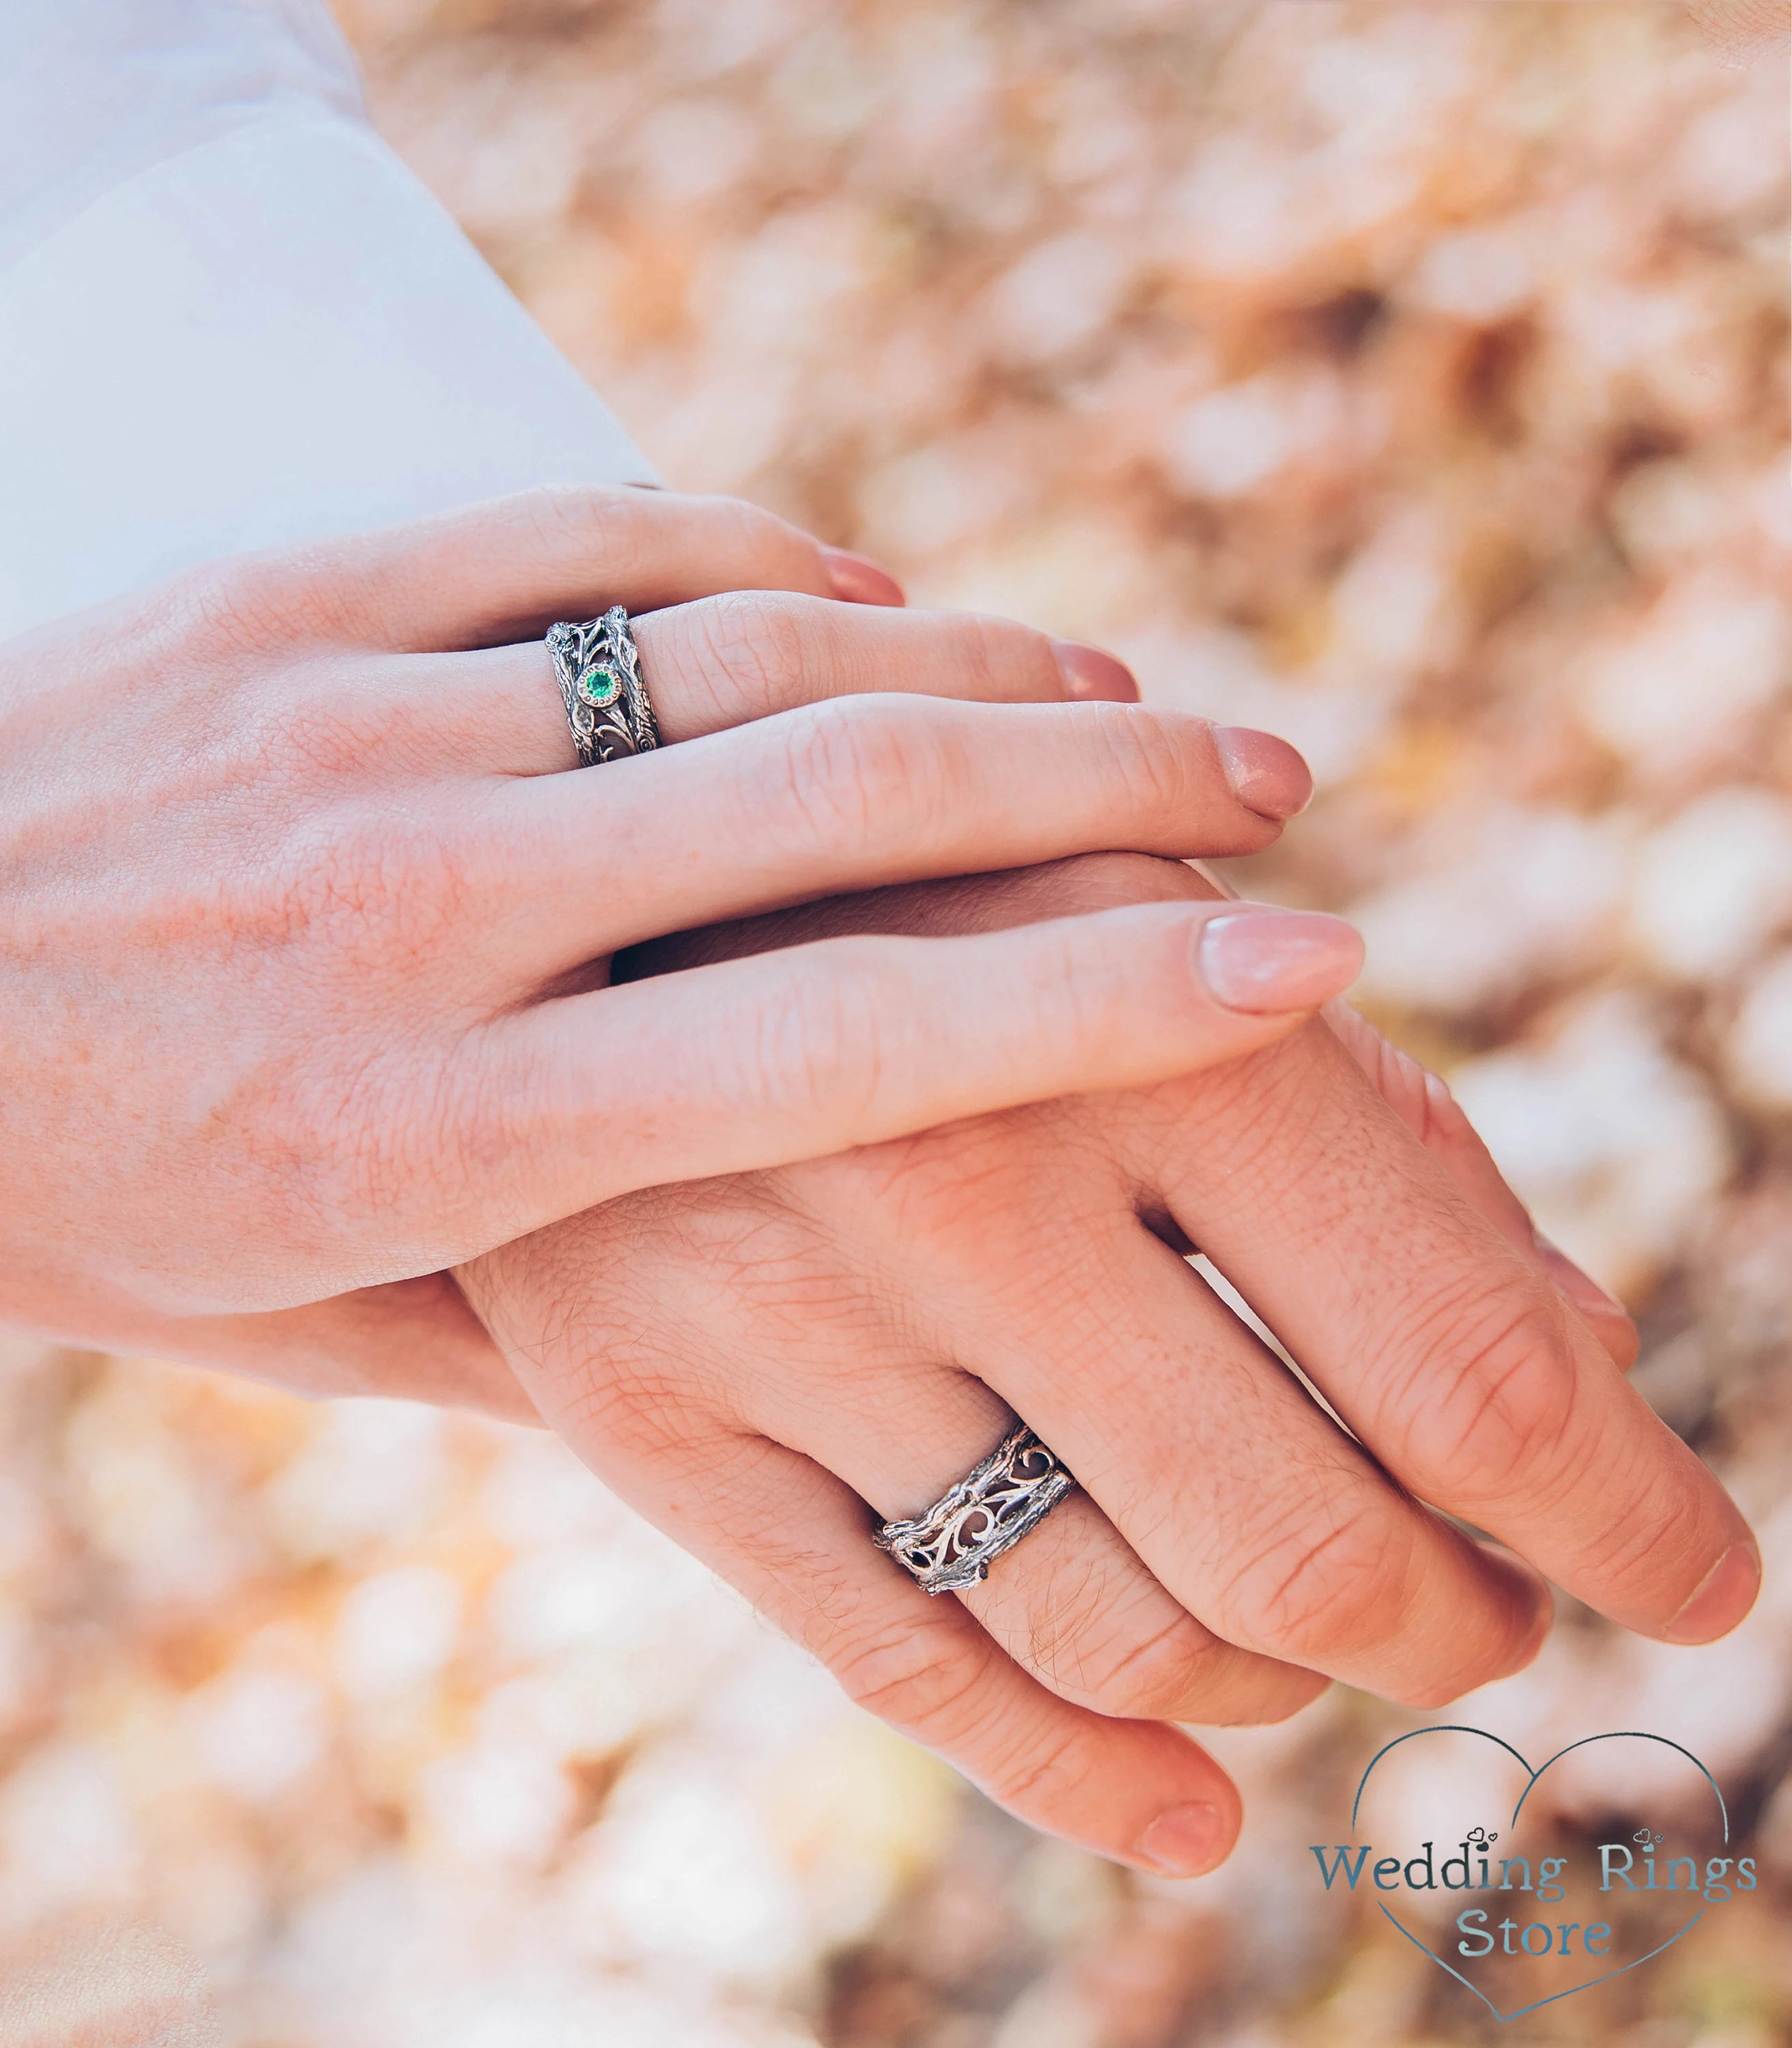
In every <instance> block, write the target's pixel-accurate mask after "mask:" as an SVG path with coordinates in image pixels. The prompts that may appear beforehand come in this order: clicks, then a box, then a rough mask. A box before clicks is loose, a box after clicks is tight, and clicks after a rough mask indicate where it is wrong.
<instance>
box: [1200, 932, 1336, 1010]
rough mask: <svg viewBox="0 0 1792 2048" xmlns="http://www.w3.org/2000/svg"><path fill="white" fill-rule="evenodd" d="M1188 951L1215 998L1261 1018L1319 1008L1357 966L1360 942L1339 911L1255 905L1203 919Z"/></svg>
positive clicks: (1235, 1008)
mask: <svg viewBox="0 0 1792 2048" xmlns="http://www.w3.org/2000/svg"><path fill="white" fill-rule="evenodd" d="M1194 954H1195V962H1194V964H1195V972H1196V973H1197V975H1198V976H1200V979H1201V980H1202V981H1204V983H1206V984H1207V989H1208V994H1209V995H1212V997H1213V999H1214V1000H1215V1001H1216V1002H1218V1003H1224V1005H1225V1006H1226V1007H1227V1008H1228V1010H1247V1011H1250V1012H1251V1013H1252V1014H1255V1015H1259V1016H1275V1015H1279V1014H1283V1013H1285V1012H1286V1011H1288V1010H1317V1008H1318V1007H1319V1006H1320V1004H1321V1003H1328V1002H1329V1001H1330V1000H1331V999H1332V997H1333V996H1334V995H1341V994H1342V993H1343V992H1344V990H1345V989H1347V988H1348V987H1349V986H1350V984H1351V983H1352V982H1353V981H1354V980H1355V979H1356V977H1357V976H1358V975H1359V974H1360V972H1362V967H1363V941H1362V940H1361V939H1360V937H1358V936H1357V934H1356V931H1355V930H1354V929H1352V927H1351V926H1350V925H1347V924H1346V923H1345V922H1344V920H1343V918H1342V917H1322V916H1321V915H1320V914H1319V913H1318V912H1317V911H1313V910H1270V909H1268V908H1266V907H1264V906H1259V905H1257V904H1253V905H1251V907H1250V908H1249V909H1248V910H1236V911H1232V912H1228V913H1227V915H1225V916H1224V917H1209V918H1208V921H1207V922H1206V923H1205V924H1204V925H1202V926H1201V928H1200V936H1199V937H1197V940H1196V941H1195V945H1194Z"/></svg>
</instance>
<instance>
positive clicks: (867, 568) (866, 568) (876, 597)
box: [821, 548, 909, 604]
mask: <svg viewBox="0 0 1792 2048" xmlns="http://www.w3.org/2000/svg"><path fill="white" fill-rule="evenodd" d="M821 565H822V567H823V568H824V569H826V571H827V572H828V584H829V585H830V587H831V588H832V591H833V593H834V595H835V596H836V597H837V598H838V599H840V602H841V603H843V604H906V603H908V601H909V600H908V599H907V597H906V595H905V594H904V592H903V589H902V585H901V584H899V583H898V581H897V580H896V579H895V577H894V576H892V575H891V574H890V572H889V571H888V570H887V569H880V568H879V567H878V565H877V564H876V563H875V562H874V561H872V560H871V559H870V558H869V557H867V556H865V555H855V554H854V553H852V552H851V549H848V548H824V549H822V550H821Z"/></svg>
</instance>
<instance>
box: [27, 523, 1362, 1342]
mask: <svg viewBox="0 0 1792 2048" xmlns="http://www.w3.org/2000/svg"><path fill="white" fill-rule="evenodd" d="M838 573H839V571H838V567H837V565H836V568H832V569H831V568H830V564H829V561H828V558H827V557H825V556H824V552H823V551H822V550H821V549H819V548H818V547H817V546H816V544H815V543H814V542H813V541H809V540H808V539H807V538H805V537H803V536H802V535H800V534H797V533H794V532H793V530H792V529H789V528H788V527H786V526H783V525H782V523H781V522H778V521H776V520H774V519H772V518H769V517H768V516H766V515H765V514H760V513H756V512H754V511H752V510H750V509H749V508H747V507H745V506H740V505H738V504H735V503H732V502H728V501H725V500H708V499H690V498H676V497H673V496H671V495H665V494H661V493H656V492H645V491H629V490H612V491H573V492H566V493H559V494H555V493H545V494H543V493H537V494H531V495H527V496H526V497H524V498H518V499H514V500H509V501H505V502H501V503H499V504H498V505H495V506H487V507H484V508H481V509H479V510H475V511H473V512H471V513H468V514H457V515H454V516H452V517H450V518H442V519H437V520H433V521H427V522H421V524H419V525H417V526H413V527H409V528H404V529H394V531H392V532H390V533H383V534H376V535H373V536H370V537H365V538H362V539H359V540H355V541H344V542H341V543H338V544H330V545H322V546H318V547H315V548H312V549H304V550H300V551H296V552H293V553H286V554H283V555H277V556H269V557H256V558H250V559H246V560H241V561H238V562H235V563H231V564H223V565H220V566H218V567H215V568H210V569H208V570H206V571H204V572H200V573H199V574H196V575H195V576H188V577H186V578H184V579H182V580H180V581H178V582H176V583H175V584H171V585H169V586H168V587H166V588H164V589H162V590H161V591H160V592H154V593H151V594H150V595H148V596H145V597H139V598H134V599H129V600H126V601H123V602H121V603H117V604H114V605H112V606H111V607H107V608H105V609H104V610H102V611H96V612H94V613H91V614H88V615H84V616H83V618H82V619H79V620H76V621H74V622H71V623H64V624H62V625H60V626H57V627H56V628H54V629H51V630H45V631H42V632H40V633H37V634H33V635H31V636H29V637H27V638H25V639H22V640H19V641H16V642H14V643H12V645H11V646H10V647H8V648H7V649H6V650H5V652H4V654H3V657H0V800H3V803H4V812H3V816H4V825H3V828H0V830H3V832H4V834H5V838H4V841H3V845H4V855H3V858H0V1061H4V1064H5V1070H6V1076H7V1081H6V1092H5V1096H4V1099H3V1103H0V1274H3V1275H4V1278H3V1280H0V1317H4V1318H5V1319H6V1320H9V1321H15V1322H20V1323H24V1324H26V1325H34V1326H36V1327H38V1328H49V1329H54V1330H58V1331H62V1332H69V1333H72V1334H93V1335H97V1336H105V1337H106V1338H107V1340H111V1341H128V1333H127V1332H126V1331H125V1330H123V1329H122V1328H121V1324H124V1325H128V1323H129V1321H130V1317H131V1316H132V1315H133V1314H134V1313H138V1312H141V1311H149V1312H152V1313H155V1314H157V1315H161V1316H173V1317H181V1316H188V1317H190V1316H193V1315H196V1314H210V1313H219V1312H223V1311H232V1310H245V1309H278V1308H282V1307H285V1306H288V1305H293V1304H296V1303H301V1302H304V1301H315V1300H316V1299H318V1298H320V1297H325V1296H330V1295H335V1294H339V1293H342V1292H343V1291H345V1290H350V1289H353V1288H356V1287H360V1286H367V1285H369V1284H374V1283H380V1282H391V1281H396V1280H402V1279H405V1278H410V1277H412V1276H417V1275H421V1274H428V1273H429V1272H431V1271H432V1270H436V1269H438V1268H440V1267H442V1266H446V1265H448V1264H450V1263H452V1262H454V1261H456V1260H457V1259H463V1258H465V1257H467V1256H470V1255H472V1254H474V1253H475V1252H478V1251H483V1250H484V1249H486V1248H487V1247H490V1246H491V1245H494V1244H496V1243H502V1241H504V1240H506V1239H509V1238H510V1237H513V1236H515V1235H518V1234H519V1233H522V1232H526V1231H528V1230H530V1229H533V1228H536V1227H537V1226H539V1225H541V1224H545V1223H546V1222H549V1221H550V1220H553V1219H555V1218H557V1217H559V1216H565V1215H567V1214H569V1213H571V1212H574V1211H576V1210H578V1209H581V1208H585V1207H587V1206H588V1205H590V1204H592V1203H594V1202H596V1201H599V1200H604V1199H606V1198H607V1197H613V1196H615V1195H616V1194H619V1193H622V1192H624V1191H626V1190H627V1189H633V1188H638V1187H642V1186H646V1185H653V1184H657V1183H660V1182H664V1181H675V1180H681V1179H686V1178H689V1177H695V1176H699V1175H704V1174H708V1173H721V1172H731V1171H738V1170H740V1169H748V1168H753V1167H758V1166H770V1165H774V1164H776V1163H779V1162H783V1161H786V1160H790V1159H794V1158H803V1157H807V1156H812V1155H814V1154H819V1153H824V1152H828V1151H832V1150H838V1149H840V1147H841V1146H850V1145H853V1144H856V1143H860V1142H871V1141H875V1140H879V1139H882V1138H889V1137H891V1136H894V1135H897V1134H898V1133H901V1132H903V1131H911V1130H915V1129H918V1128H921V1127H925V1126H926V1125H929V1124H931V1123H938V1122H940V1121H941V1120H942V1119H948V1118H951V1117H954V1116H959V1115H965V1114H967V1113H969V1112H971V1111H976V1110H979V1109H987V1108H991V1107H999V1106H1002V1105H1003V1104H1010V1103H1014V1102H1020V1101H1026V1100H1032V1099H1035V1098H1038V1097H1043V1096H1051V1095H1055V1094H1059V1093H1062V1092H1065V1090H1067V1089H1070V1088H1091V1087H1096V1088H1100V1087H1111V1086H1122V1085H1126V1084H1131V1083H1135V1082H1138V1081H1141V1080H1149V1079H1153V1078H1155V1077H1158V1076H1161V1075H1163V1074H1166V1073H1170V1072H1177V1071H1181V1070H1182V1069H1186V1068H1188V1067H1190V1066H1193V1065H1199V1064H1200V1063H1201V1062H1203V1061H1207V1060H1211V1059H1216V1058H1224V1057H1230V1056H1231V1055H1232V1054H1235V1053H1239V1052H1241V1051H1245V1050H1248V1049H1251V1048H1252V1047H1254V1046H1256V1045H1262V1044H1263V1043H1265V1042H1266V1041H1267V1040H1269V1039H1270V1038H1274V1037H1275V1036H1277V1035H1278V1034H1280V1033H1282V1032H1283V1031H1285V1030H1287V1029H1289V1028H1290V1025H1291V1023H1292V1022H1294V1019H1295V1018H1296V1017H1297V1014H1300V1013H1301V1012H1302V1011H1304V1010H1307V1009H1309V1008H1311V1007H1313V1005H1314V1004H1316V1003H1319V1002H1321V1001H1323V1000H1324V999H1325V998H1326V997H1328V996H1329V995H1332V994H1333V993H1334V992H1335V991H1336V990H1337V989H1338V988H1339V987H1341V986H1342V985H1343V984H1344V983H1345V982H1347V981H1348V979H1349V978H1350V976H1351V974H1352V972H1353V971H1354V967H1355V964H1356V946H1355V941H1354V940H1353V939H1352V937H1350V935H1349V934H1348V933H1347V932H1346V931H1345V930H1344V928H1343V927H1341V926H1340V925H1336V923H1335V921H1331V920H1325V919H1318V920H1316V919H1302V918H1298V917H1292V918H1291V917H1287V916H1286V915H1283V914H1281V913H1273V912H1264V913H1251V914H1247V915H1239V914H1238V913H1236V912H1235V911H1234V910H1228V912H1227V913H1224V914H1222V915H1217V916H1216V914H1215V913H1214V912H1213V910H1212V908H1211V906H1183V905H1165V906H1144V907H1134V908H1130V909H1127V910H1121V911H1119V912H1117V913H1114V914H1111V915H1109V916H1105V917H1092V918H1088V919H1083V920H1079V921H1074V922H1066V923H1061V924H1057V925H1041V926H1037V927H1034V928H1032V929H1027V930H1022V931H1014V932H1009V933H991V934H987V935H985V936H983V937H978V938H949V939H945V938H942V939H921V938H897V937H878V938H863V937H855V938H842V939H839V940H832V941H827V942H824V943H822V944H816V945H814V946H811V947H808V948H803V949H801V950H800V951H797V952H790V953H788V954H784V955H781V956H777V957H775V958H765V959H750V960H738V961H730V962H723V963H718V964H713V965H710V966H706V967H704V968H700V969H698V970H696V971H693V972H690V973H688V974H681V975H677V976H669V977H667V978H665V979H661V980H660V981H657V982H656V983H652V984H639V985H634V986H630V987H623V988H616V989H608V988H604V987H601V986H599V985H598V984H600V983H602V982H603V979H604V969H603V961H604V960H605V959H606V958H607V956H608V955H609V954H610V953H611V952H613V951H614V950H615V948H618V947H622V946H626V945H630V944H634V943H637V942H638V941H642V940H644V939H647V938H649V937H654V936H655V935H657V934H660V933H665V932H668V931H672V930H675V929H679V928H681V927H683V926H687V925H703V924H707V923H708V922H710V921H713V920H716V919H718V918H727V917H738V916H740V915H742V914H743V913H749V912H752V911H755V910H765V909H767V908H769V907H770V906H776V905H780V904H789V903H793V902H801V901H803V900H805V899H808V898H815V897H819V896H825V895H828V894H832V893H834V892H836V891H838V890H843V889H859V888H863V887H866V886H873V885H876V884H879V883H882V882H892V881H897V880H900V879H905V878H910V877H918V876H924V875H943V874H949V873H954V872H960V871H969V870H976V869H983V868H990V867H1007V866H1010V865H1013V864H1018V863H1025V862H1030V861H1036V860H1038V859H1045V858H1048V857H1051V856H1053V855H1061V854H1065V853H1069V852H1072V851H1078V850H1082V849H1092V848H1110V847H1120V846H1138V847H1142V848H1151V849H1154V850H1156V851H1160V852H1163V853H1166V854H1193V853H1197V852H1216V853H1225V852H1237V851H1245V850H1247V849H1250V848H1257V847H1261V846H1263V844H1266V843H1267V842H1268V841H1269V840H1270V839H1272V838H1273V837H1274V834H1275V832H1276V831H1277V829H1278V820H1279V818H1280V817H1281V816H1284V815H1286V813H1288V812H1289V811H1291V810H1293V809H1296V808H1297V807H1298V805H1299V803H1300V802H1301V801H1302V800H1303V799H1304V797H1305V790H1306V786H1307V785H1306V780H1305V770H1304V769H1303V768H1302V767H1301V764H1300V762H1299V758H1298V756H1297V755H1295V754H1293V752H1292V751H1291V750H1290V749H1288V748H1287V747H1285V746H1284V745H1283V744H1282V743H1281V742H1279V741H1276V740H1273V739H1270V738H1268V736H1267V735H1251V734H1232V735H1227V734H1224V733H1221V734H1216V732H1215V731H1214V729H1213V728H1212V727H1209V726H1208V725H1206V724H1205V723H1203V722H1201V721H1200V720H1196V719H1193V718H1189V717H1185V716H1171V715H1166V714H1153V713H1150V712H1145V711H1142V710H1141V709H1139V708H1137V707H1136V706H1135V705H1131V704H1116V703H1094V702H1088V703H1079V704H1067V703H1065V702H1063V701H1061V700H1063V699H1065V697H1067V696H1071V695H1072V694H1076V693H1079V692H1082V691H1084V690H1086V688H1087V687H1088V677H1089V675H1090V673H1091V657H1090V656H1089V654H1088V650H1081V651H1079V650H1074V649H1071V650H1063V649H1061V648H1057V647H1054V646H1053V643H1052V642H1050V641H1049V640H1047V639H1046V638H1045V637H1044V636H1042V635H1041V634H1036V633H1034V632H1030V631H1029V630H1026V629H1025V628H1023V627H1021V626H1011V625H1008V624H1006V623H1002V622H999V621H995V620H990V619H972V618H967V617H960V616H954V615H946V614H925V613H916V612H910V611H904V610H901V609H896V608H890V607H878V606H875V605H864V604H853V605H849V604H843V603H835V602H830V601H828V600H827V599H824V597H822V596H821V595H819V593H820V592H824V591H826V590H828V589H830V588H834V587H835V586H836V580H837V576H838ZM852 574H859V575H862V572H850V571H849V585H850V578H851V575H852ZM755 586H756V587H758V588H754V587H755ZM860 587H861V589H862V588H863V586H862V584H861V586H860ZM717 589H724V590H729V591H731V592H734V593H735V594H733V595H725V596H720V597H718V596H711V595H705V593H708V592H713V591H716V590H717ZM774 592H785V593H790V594H784V595H778V594H773V593H774ZM864 594H875V592H868V593H864ZM611 602H621V603H626V604H627V605H628V606H629V607H630V609H631V610H632V611H635V612H637V613H642V612H646V613H648V614H650V615H649V616H646V617H643V618H642V619H640V621H639V624H638V638H639V642H640V646H641V651H642V665H643V670H644V673H645V675H646V681H647V683H648V686H649V688H650V692H651V694H652V696H653V698H654V703H655V705H656V708H657V712H658V715H659V718H660V721H661V727H662V731H663V732H664V735H665V737H666V738H667V739H669V740H679V741H684V742H686V743H685V744H681V745H677V746H670V747H665V748H664V749H662V750H661V751H659V752H657V753H654V754H646V755H642V756H641V757H638V758H634V759H631V760H626V761H621V762H611V763H610V764H608V765H607V766H604V767H603V768H602V769H601V770H598V771H596V772H590V771H584V772H565V771H567V770H569V769H570V768H571V766H572V761H573V758H574V757H573V751H572V742H571V738H570V735H569V734H568V731H567V729H566V725H565V721H564V715H563V713H562V712H561V709H560V698H559V695H558V692H557V688H556V687H555V685H554V683H553V679H552V673H551V669H550V666H549V661H548V657H547V654H546V652H545V649H544V648H543V647H542V646H541V645H540V643H539V642H537V641H533V640H530V641H529V642H526V643H525V644H520V645H519V644H493V643H506V642H514V641H515V640H516V639H517V637H518V635H521V634H534V633H536V632H537V631H538V630H540V629H541V626H542V625H543V624H544V623H545V622H547V621H548V620H549V619H552V618H553V617H555V616H557V615H558V616H563V617H564V616H568V615H570V616H573V617H579V616H584V615H590V614H591V613H592V612H594V611H596V610H598V609H599V608H601V607H603V606H606V605H607V604H609V603H611ZM1093 660H1094V662H1095V663H1096V665H1099V662H1100V657H1093ZM867 692H875V694H867ZM904 692H906V694H904ZM954 698H956V699H960V700H969V699H972V698H976V699H983V700H997V701H994V702H987V701H986V702H975V703H973V702H970V701H959V702H948V701H946V700H948V699H954ZM1241 792H1242V794H1241Z"/></svg>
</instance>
